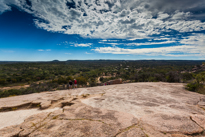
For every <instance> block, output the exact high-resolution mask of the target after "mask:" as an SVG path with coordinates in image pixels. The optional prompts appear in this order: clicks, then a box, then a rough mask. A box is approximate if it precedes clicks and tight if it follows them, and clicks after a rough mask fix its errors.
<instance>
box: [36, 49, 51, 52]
mask: <svg viewBox="0 0 205 137" xmlns="http://www.w3.org/2000/svg"><path fill="white" fill-rule="evenodd" d="M38 51H41V52H42V51H51V49H45V50H44V49H38Z"/></svg>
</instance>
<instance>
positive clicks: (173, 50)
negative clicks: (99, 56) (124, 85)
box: [92, 45, 205, 56]
mask: <svg viewBox="0 0 205 137" xmlns="http://www.w3.org/2000/svg"><path fill="white" fill-rule="evenodd" d="M92 50H93V51H95V52H98V53H111V54H134V55H147V56H156V55H157V56H198V55H199V53H201V54H203V55H204V53H205V52H204V51H200V49H198V48H197V47H196V46H185V45H183V46H171V47H160V48H140V49H125V48H119V47H98V48H96V49H92Z"/></svg>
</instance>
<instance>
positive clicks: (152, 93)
mask: <svg viewBox="0 0 205 137" xmlns="http://www.w3.org/2000/svg"><path fill="white" fill-rule="evenodd" d="M204 103H205V96H204V95H201V94H197V93H193V92H189V91H186V90H185V89H184V87H183V84H176V83H174V84H170V83H161V82H159V83H130V84H120V85H110V86H99V87H93V88H80V89H75V90H74V89H73V90H62V91H55V92H44V93H37V94H30V95H24V96H16V97H9V98H3V99H0V108H1V112H0V125H1V127H0V128H1V129H0V135H1V136H3V137H4V136H5V137H12V136H13V137H15V136H16V137H20V136H22V137H23V136H30V137H34V136H35V137H36V136H38V137H41V136H42V137H44V136H48V137H52V136H53V137H54V136H55V137H56V136H89V137H97V136H98V137H99V136H103V137H104V136H105V137H131V136H137V137H148V136H149V137H163V136H164V137H189V136H190V137H191V136H196V137H202V136H205V134H204V129H205V124H204V123H205V109H204V108H203V105H204ZM19 106H21V107H19ZM32 106H33V107H32ZM34 106H35V107H34ZM12 108H13V109H12ZM14 108H15V109H14ZM34 109H35V111H34ZM37 110H38V112H37ZM9 113H11V114H9ZM12 113H13V115H15V114H16V115H19V116H21V119H22V118H24V119H23V120H22V121H21V122H18V123H15V122H13V125H12V122H11V121H15V119H16V118H17V117H14V116H13V117H12ZM32 113H33V115H32ZM20 114H21V115H20ZM26 114H28V115H26ZM7 116H10V117H7ZM12 118H15V119H12ZM3 119H4V121H5V120H6V119H9V120H10V122H11V124H10V125H8V124H5V122H2V120H3Z"/></svg>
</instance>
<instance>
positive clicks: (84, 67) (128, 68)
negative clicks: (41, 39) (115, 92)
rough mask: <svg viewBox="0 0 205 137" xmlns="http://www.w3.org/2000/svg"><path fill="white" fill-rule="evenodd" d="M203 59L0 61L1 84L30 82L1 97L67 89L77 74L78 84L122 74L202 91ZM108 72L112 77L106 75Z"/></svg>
mask: <svg viewBox="0 0 205 137" xmlns="http://www.w3.org/2000/svg"><path fill="white" fill-rule="evenodd" d="M203 62H204V61H177V60H176V61H175V60H172V61H165V60H163V61H158V60H139V61H124V60H93V61H78V60H72V61H63V62H62V61H52V62H0V87H1V89H2V88H3V87H12V86H23V85H29V87H27V88H22V89H9V90H3V89H2V90H1V89H0V97H7V96H11V95H21V94H29V93H36V92H42V91H53V90H57V89H66V84H67V83H68V81H69V80H73V79H74V78H75V79H77V81H78V86H79V87H86V86H97V85H98V84H99V81H98V78H100V82H106V81H108V80H111V79H117V78H122V80H123V81H127V80H129V82H159V81H163V82H185V83H187V82H189V84H188V85H187V89H189V90H192V91H198V90H199V87H200V92H202V93H203V90H204V88H203V82H204V77H205V76H204V71H205V70H204V69H203V68H205V65H202V64H203ZM104 76H109V77H104Z"/></svg>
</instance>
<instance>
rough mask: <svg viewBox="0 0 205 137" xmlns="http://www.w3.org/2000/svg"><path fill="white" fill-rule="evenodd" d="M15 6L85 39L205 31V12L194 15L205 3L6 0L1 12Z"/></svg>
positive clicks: (40, 21)
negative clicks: (202, 19)
mask: <svg viewBox="0 0 205 137" xmlns="http://www.w3.org/2000/svg"><path fill="white" fill-rule="evenodd" d="M11 5H14V6H15V7H18V8H19V9H21V10H22V11H25V12H28V13H30V14H32V15H33V16H35V17H36V19H35V20H34V23H35V25H36V26H37V27H38V28H42V29H45V30H47V31H51V32H61V33H64V34H79V35H81V36H82V37H91V38H102V39H110V38H120V39H131V40H132V39H137V38H147V37H149V36H152V35H159V34H161V33H163V32H168V31H170V30H175V31H179V32H183V33H184V32H193V31H202V30H205V23H204V22H202V21H201V20H200V19H201V18H202V17H203V18H204V16H203V15H205V14H204V12H202V13H200V14H199V13H197V17H199V18H196V16H194V15H195V11H196V10H199V9H204V8H205V6H204V5H205V1H204V0H200V1H193V0H172V1H170V0H154V1H153V0H89V1H88V0H60V1H57V0H50V1H45V0H38V1H35V0H32V1H31V0H2V1H1V2H0V13H3V12H6V11H9V10H11ZM202 11H204V10H202ZM193 16H194V17H195V18H193ZM80 46H82V47H83V46H85V45H80Z"/></svg>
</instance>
